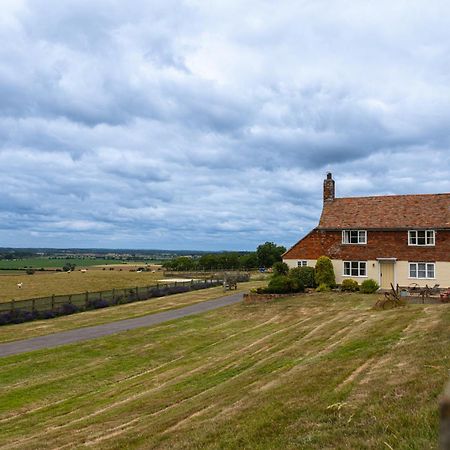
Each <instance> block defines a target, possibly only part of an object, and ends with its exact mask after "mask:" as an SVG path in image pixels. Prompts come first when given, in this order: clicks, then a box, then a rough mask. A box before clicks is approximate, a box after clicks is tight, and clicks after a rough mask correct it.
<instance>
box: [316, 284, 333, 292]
mask: <svg viewBox="0 0 450 450" xmlns="http://www.w3.org/2000/svg"><path fill="white" fill-rule="evenodd" d="M330 290H331V288H330V286H328V284H325V283H320V284H319V286H318V287H317V288H316V291H317V292H329V291H330Z"/></svg>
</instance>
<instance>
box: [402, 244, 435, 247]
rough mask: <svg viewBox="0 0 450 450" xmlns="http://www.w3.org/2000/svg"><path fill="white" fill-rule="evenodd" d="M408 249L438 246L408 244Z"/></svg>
mask: <svg viewBox="0 0 450 450" xmlns="http://www.w3.org/2000/svg"><path fill="white" fill-rule="evenodd" d="M408 247H436V244H408Z"/></svg>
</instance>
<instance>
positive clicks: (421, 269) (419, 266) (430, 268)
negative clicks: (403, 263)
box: [409, 262, 435, 279]
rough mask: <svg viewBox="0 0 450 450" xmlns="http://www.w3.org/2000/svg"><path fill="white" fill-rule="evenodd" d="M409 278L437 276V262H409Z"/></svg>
mask: <svg viewBox="0 0 450 450" xmlns="http://www.w3.org/2000/svg"><path fill="white" fill-rule="evenodd" d="M409 278H432V279H433V278H435V263H425V262H414V263H409Z"/></svg>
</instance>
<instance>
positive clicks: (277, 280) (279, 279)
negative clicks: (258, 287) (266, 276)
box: [264, 275, 305, 294]
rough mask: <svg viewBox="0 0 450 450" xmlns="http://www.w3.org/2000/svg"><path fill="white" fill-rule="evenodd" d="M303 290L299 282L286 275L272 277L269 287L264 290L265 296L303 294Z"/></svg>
mask: <svg viewBox="0 0 450 450" xmlns="http://www.w3.org/2000/svg"><path fill="white" fill-rule="evenodd" d="M304 290H305V288H304V286H303V284H302V283H301V282H300V280H292V279H291V278H289V277H288V276H287V275H274V276H272V278H271V279H270V281H269V285H268V287H267V288H266V289H264V293H267V294H289V293H294V292H303V291H304Z"/></svg>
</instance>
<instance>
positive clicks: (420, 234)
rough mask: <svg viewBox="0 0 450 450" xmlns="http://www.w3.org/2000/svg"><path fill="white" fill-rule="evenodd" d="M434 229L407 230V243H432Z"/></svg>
mask: <svg viewBox="0 0 450 450" xmlns="http://www.w3.org/2000/svg"><path fill="white" fill-rule="evenodd" d="M434 235H435V232H434V230H409V231H408V245H424V246H426V245H434Z"/></svg>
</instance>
